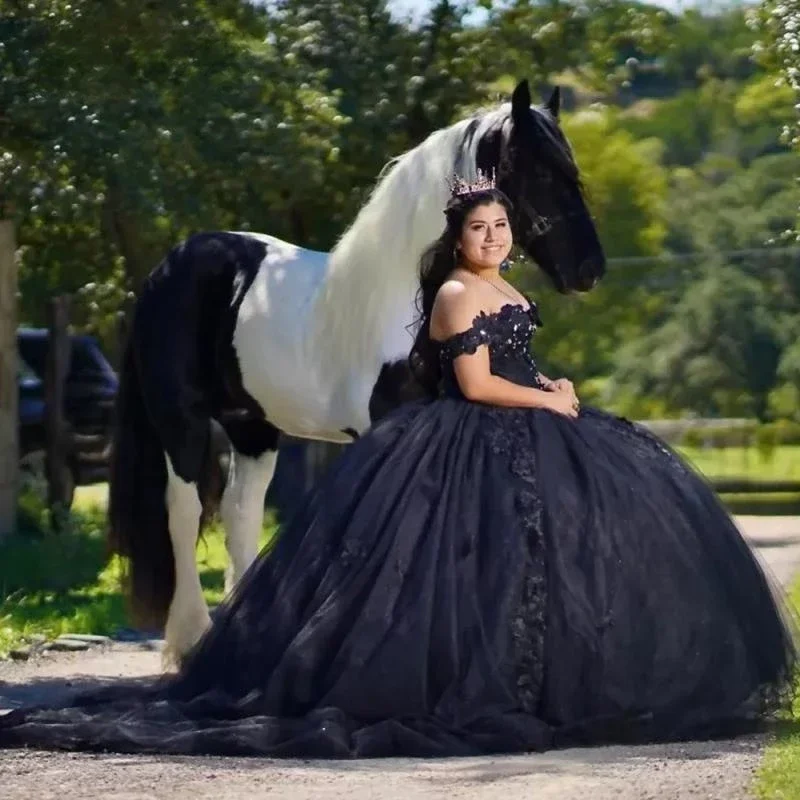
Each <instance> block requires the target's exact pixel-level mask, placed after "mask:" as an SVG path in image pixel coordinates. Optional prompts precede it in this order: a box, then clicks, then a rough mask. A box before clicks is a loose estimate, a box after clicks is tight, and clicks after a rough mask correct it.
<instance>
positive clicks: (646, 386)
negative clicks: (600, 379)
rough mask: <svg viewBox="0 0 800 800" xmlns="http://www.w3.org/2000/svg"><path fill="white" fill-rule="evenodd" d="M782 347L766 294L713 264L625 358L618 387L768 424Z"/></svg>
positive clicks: (733, 271) (737, 271)
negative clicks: (768, 407)
mask: <svg viewBox="0 0 800 800" xmlns="http://www.w3.org/2000/svg"><path fill="white" fill-rule="evenodd" d="M779 360H780V342H779V337H778V334H777V331H776V330H775V326H774V320H773V319H772V318H771V316H770V315H769V313H768V311H767V309H766V303H765V302H764V289H763V287H762V286H761V284H760V283H759V282H758V281H757V280H756V279H754V278H752V277H750V276H748V275H746V274H745V273H744V272H743V271H742V270H740V269H737V268H734V267H723V266H721V265H714V266H711V267H709V268H707V269H706V270H705V271H704V273H703V275H702V276H701V277H700V278H699V280H697V281H694V282H692V283H691V284H690V286H689V287H687V290H686V292H685V293H684V295H683V297H681V298H680V300H679V301H678V302H676V303H675V304H674V305H671V306H669V307H668V308H667V309H665V314H664V319H663V322H662V323H661V324H660V325H658V327H657V328H655V330H653V331H652V332H651V333H649V334H647V335H644V336H642V337H640V338H639V339H637V340H636V341H633V342H631V343H630V344H629V345H628V346H627V347H626V348H625V349H624V350H623V352H622V353H621V355H620V359H619V362H618V368H617V371H616V373H615V382H616V383H618V384H620V385H621V386H622V387H623V388H624V389H625V390H627V391H628V392H631V393H636V394H646V395H647V394H653V395H657V396H659V397H663V398H664V399H665V400H667V402H669V403H670V405H671V406H673V407H674V408H692V409H695V410H696V411H697V412H698V413H700V414H704V415H708V416H718V415H722V416H751V415H755V416H757V417H759V418H764V417H765V416H766V411H767V397H768V395H769V392H770V389H771V388H772V386H773V385H774V383H775V380H776V377H777V369H778V363H779Z"/></svg>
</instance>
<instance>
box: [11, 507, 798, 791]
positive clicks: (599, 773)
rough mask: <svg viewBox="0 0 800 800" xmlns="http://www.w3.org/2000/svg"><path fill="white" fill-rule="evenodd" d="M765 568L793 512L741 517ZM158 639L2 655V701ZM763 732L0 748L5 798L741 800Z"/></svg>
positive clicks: (122, 659)
mask: <svg viewBox="0 0 800 800" xmlns="http://www.w3.org/2000/svg"><path fill="white" fill-rule="evenodd" d="M739 523H740V525H741V527H742V529H743V530H744V531H745V533H746V535H747V536H748V538H749V539H750V540H751V542H752V543H753V545H754V546H755V547H756V549H757V552H758V554H759V556H760V558H762V560H763V561H764V563H765V564H766V566H767V567H768V569H769V570H770V572H772V574H773V575H774V576H775V577H776V578H777V579H778V580H780V581H781V582H782V583H784V584H785V583H787V582H788V581H789V580H790V579H791V577H792V576H793V575H794V574H795V572H796V571H798V570H799V569H800V517H783V518H779V517H769V518H764V517H740V518H739ZM158 666H159V655H158V652H157V650H153V649H146V648H144V647H143V646H141V645H131V644H121V643H120V644H114V645H113V646H111V647H110V648H105V649H99V650H92V651H90V652H87V653H77V654H50V655H48V656H47V657H44V658H41V659H37V660H36V661H34V662H30V663H25V664H13V663H0V709H2V708H13V707H18V706H20V705H25V704H28V703H31V702H47V701H48V699H51V698H55V697H62V696H63V695H64V693H65V692H71V691H77V690H78V689H81V688H85V687H86V686H87V685H94V686H96V685H98V684H100V683H102V682H103V681H104V680H114V679H119V678H123V677H124V678H132V679H134V678H137V677H141V676H146V675H149V674H153V673H154V672H156V671H157V670H158ZM763 745H764V739H763V737H756V736H748V737H742V738H740V739H736V740H734V741H723V742H697V743H689V744H673V745H651V746H639V747H628V746H624V747H596V748H587V749H573V750H563V751H558V752H552V753H544V754H536V755H524V756H507V757H498V758H467V759H441V760H438V759H437V760H413V759H388V760H379V761H368V762H364V761H361V762H349V763H341V762H313V761H289V760H281V761H272V760H267V759H240V758H235V759H234V758H184V757H144V756H137V757H133V756H112V755H88V754H80V753H77V754H68V753H55V754H54V753H39V752H33V751H4V752H0V798H2V800H51V798H52V799H53V800H56V798H57V799H58V800H62V798H69V800H84V799H85V800H112V798H113V800H151V799H152V800H156V799H157V800H183V799H184V798H185V799H186V800H212V798H214V800H217V798H226V799H230V800H255V799H256V798H270V800H271V799H272V798H292V800H312V798H313V799H314V800H317V798H319V799H320V800H327V799H328V798H352V800H372V799H373V798H402V800H417V798H434V797H436V798H439V797H446V798H452V799H453V800H484V799H485V800H489V798H491V800H496V798H497V797H498V796H501V797H503V800H522V799H523V798H525V800H528V799H529V798H534V799H535V800H550V798H558V800H585V799H586V798H588V797H591V798H592V800H612V799H613V800H682V799H683V798H706V799H707V800H743V799H744V798H747V797H749V792H748V786H749V784H750V782H751V779H752V774H753V770H754V769H755V768H756V766H757V765H758V762H759V756H760V751H761V749H762V747H763Z"/></svg>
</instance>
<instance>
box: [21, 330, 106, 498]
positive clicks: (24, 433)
mask: <svg viewBox="0 0 800 800" xmlns="http://www.w3.org/2000/svg"><path fill="white" fill-rule="evenodd" d="M47 348H48V331H47V330H46V329H37V328H19V329H18V330H17V351H18V354H19V369H18V379H17V382H18V386H19V445H20V466H21V467H22V470H23V472H25V473H27V474H28V475H32V476H33V477H34V478H40V479H41V478H43V476H44V453H45V449H46V430H45V416H44V376H45V368H46V363H47ZM117 385H118V382H117V376H116V373H115V372H114V370H113V369H112V368H111V365H110V364H109V363H108V361H107V360H106V358H105V356H104V355H103V352H102V351H101V350H100V346H99V344H98V343H97V340H96V339H95V338H94V337H92V336H85V335H80V336H72V337H71V359H70V366H69V371H68V373H67V380H66V386H65V387H64V395H65V400H64V406H65V407H64V415H65V417H66V420H67V423H68V424H69V427H70V432H71V434H72V442H73V448H72V452H71V454H70V460H69V466H68V469H69V475H67V476H65V485H67V486H69V487H70V488H69V490H68V492H67V496H68V498H69V502H70V504H71V502H72V495H73V493H74V489H75V487H76V486H85V485H88V484H92V483H98V482H101V481H105V480H108V449H109V444H110V440H111V420H112V414H113V409H114V398H115V396H116V393H117Z"/></svg>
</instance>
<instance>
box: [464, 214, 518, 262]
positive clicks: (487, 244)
mask: <svg viewBox="0 0 800 800" xmlns="http://www.w3.org/2000/svg"><path fill="white" fill-rule="evenodd" d="M512 244H513V242H512V239H511V225H510V224H509V222H508V214H507V213H506V210H505V208H504V207H503V206H502V205H500V203H489V204H488V205H482V206H476V207H475V208H473V209H472V211H470V212H469V214H467V218H466V219H465V220H464V227H463V229H462V231H461V240H460V241H459V243H458V249H459V251H460V253H461V257H462V258H463V260H464V261H466V263H467V264H468V265H470V266H473V267H477V268H479V269H497V268H498V267H499V266H500V264H502V263H503V261H505V260H506V258H508V254H509V253H510V252H511V245H512Z"/></svg>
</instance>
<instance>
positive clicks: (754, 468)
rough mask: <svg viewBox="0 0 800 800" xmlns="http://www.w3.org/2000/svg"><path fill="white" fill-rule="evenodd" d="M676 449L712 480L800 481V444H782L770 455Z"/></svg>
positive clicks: (747, 449) (752, 451) (748, 449)
mask: <svg viewBox="0 0 800 800" xmlns="http://www.w3.org/2000/svg"><path fill="white" fill-rule="evenodd" d="M676 449H677V450H678V452H679V453H680V454H681V455H682V456H684V457H685V458H687V459H688V460H689V461H690V462H691V463H692V464H693V465H694V466H695V467H696V468H697V469H698V470H700V472H702V473H703V474H704V475H706V476H707V477H709V478H751V479H753V480H787V481H789V480H799V481H800V445H782V446H780V447H776V448H775V449H774V450H773V451H772V452H771V453H770V454H769V455H767V456H763V455H762V454H761V453H759V451H758V450H757V449H756V448H755V447H728V448H724V449H723V448H714V449H708V450H706V449H704V448H701V447H678V448H676Z"/></svg>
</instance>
